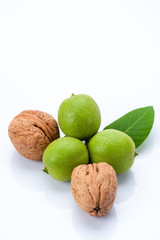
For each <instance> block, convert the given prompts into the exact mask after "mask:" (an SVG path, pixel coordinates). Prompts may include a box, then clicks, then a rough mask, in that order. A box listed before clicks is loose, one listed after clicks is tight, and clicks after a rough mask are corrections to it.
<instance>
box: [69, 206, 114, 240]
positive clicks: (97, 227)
mask: <svg viewBox="0 0 160 240" xmlns="http://www.w3.org/2000/svg"><path fill="white" fill-rule="evenodd" d="M72 224H73V227H74V229H75V232H76V233H77V235H78V236H79V237H80V238H81V239H84V240H85V239H86V240H89V239H92V240H94V239H101V240H103V239H105V240H106V239H109V238H110V237H111V236H112V235H113V234H114V232H115V230H116V227H117V214H116V211H115V208H114V207H112V209H111V210H110V211H109V212H108V214H107V215H106V216H104V217H92V216H90V215H88V214H87V213H85V212H84V211H82V210H81V209H80V208H79V207H78V206H77V205H76V204H74V205H73V206H72Z"/></svg>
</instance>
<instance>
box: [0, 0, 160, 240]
mask: <svg viewBox="0 0 160 240" xmlns="http://www.w3.org/2000/svg"><path fill="white" fill-rule="evenodd" d="M159 81H160V1H159V0H150V1H149V0H135V1H124V0H122V1H119V0H113V1H108V0H105V1H102V0H99V1H95V0H91V1H89V0H81V1H79V0H72V1H71V0H56V1H55V0H26V1H25V0H0V83H1V84H0V110H1V111H0V156H1V157H0V169H1V171H0V239H1V240H21V239H23V240H28V239H30V240H33V239H39V240H42V239H58V240H59V239H74V240H79V239H84V240H89V239H92V240H93V239H101V240H103V239H112V240H117V239H119V240H121V239H123V240H128V239H130V240H135V239H136V240H143V239H145V240H150V239H153V240H158V239H160V224H159V218H160V138H159V136H160V88H159ZM72 93H75V94H78V93H86V94H88V95H90V96H92V97H93V98H94V99H95V100H96V102H97V103H98V105H99V107H100V110H101V115H102V123H101V127H100V130H102V129H103V128H104V127H105V126H106V125H108V124H109V123H111V122H112V121H113V120H115V119H117V118H119V117H121V116H122V115H123V114H125V113H127V112H128V111H131V110H133V109H135V108H139V107H144V106H148V105H153V106H154V109H155V123H154V126H153V129H152V131H151V134H150V135H149V137H148V138H147V140H146V141H145V142H144V143H143V145H141V146H140V147H139V148H138V149H137V152H138V153H139V155H138V156H137V157H136V159H135V163H134V165H133V167H132V168H131V169H130V170H129V171H128V172H126V173H124V174H121V175H119V176H118V183H119V188H118V192H117V197H116V200H115V203H114V206H113V208H112V209H111V211H110V212H109V213H108V215H107V216H106V217H104V218H98V217H91V216H89V215H87V214H86V213H85V212H83V211H82V210H81V209H80V208H79V207H78V206H77V205H76V203H75V202H74V200H73V197H72V193H71V188H70V183H65V182H58V181H55V180H53V179H52V178H51V177H50V176H48V175H47V174H45V173H44V172H43V171H42V169H43V164H42V162H34V161H31V160H28V159H25V158H23V157H22V156H20V155H19V154H18V153H17V152H16V151H15V149H14V147H13V146H12V144H11V142H10V140H9V137H8V133H7V130H8V125H9V122H10V121H11V120H12V118H13V117H14V116H15V115H17V114H19V113H20V112H21V111H22V110H27V109H37V110H42V111H45V112H48V113H50V114H52V115H53V116H54V117H55V118H56V119H57V111H58V107H59V105H60V103H61V102H62V101H63V100H64V99H65V98H67V97H69V96H70V95H71V94H72ZM61 136H63V134H62V133H61Z"/></svg>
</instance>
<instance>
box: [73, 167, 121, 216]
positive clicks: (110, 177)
mask: <svg viewBox="0 0 160 240" xmlns="http://www.w3.org/2000/svg"><path fill="white" fill-rule="evenodd" d="M117 185H118V184H117V176H116V172H115V171H114V169H113V167H112V166H110V165H109V164H107V163H106V162H100V163H98V164H96V163H93V164H88V165H79V166H78V167H76V168H75V169H74V170H73V172H72V176H71V188H72V193H73V197H74V199H75V201H76V202H77V204H78V205H79V207H80V208H81V209H83V210H84V211H85V212H87V213H88V214H90V215H91V216H96V215H98V216H100V217H101V216H105V215H106V214H107V213H108V211H109V210H110V209H111V207H112V205H113V202H114V200H115V197H116V191H117Z"/></svg>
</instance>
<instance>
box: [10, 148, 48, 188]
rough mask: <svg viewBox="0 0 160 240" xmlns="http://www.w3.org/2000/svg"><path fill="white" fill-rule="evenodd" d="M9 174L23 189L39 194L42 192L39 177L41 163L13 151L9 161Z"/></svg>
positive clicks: (41, 181) (41, 183) (41, 182)
mask: <svg viewBox="0 0 160 240" xmlns="http://www.w3.org/2000/svg"><path fill="white" fill-rule="evenodd" d="M10 169H11V174H12V175H13V177H14V179H15V180H16V181H17V182H18V183H19V184H20V185H21V186H22V187H23V188H25V189H27V190H30V191H35V192H39V191H41V190H43V185H44V184H43V178H41V177H40V175H41V172H42V169H43V163H42V162H40V161H32V160H30V159H26V158H24V157H23V156H21V155H20V154H19V153H18V152H17V151H14V152H13V154H12V155H11V159H10Z"/></svg>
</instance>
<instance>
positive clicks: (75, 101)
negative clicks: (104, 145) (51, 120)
mask: <svg viewBox="0 0 160 240" xmlns="http://www.w3.org/2000/svg"><path fill="white" fill-rule="evenodd" d="M58 123H59V126H60V128H61V130H62V132H63V133H64V134H65V135H66V136H70V137H75V138H78V139H80V140H86V139H88V138H90V137H92V136H93V135H94V134H95V133H96V132H97V131H98V129H99V127H100V123H101V114H100V110H99V107H98V105H97V103H96V102H95V101H94V100H93V98H91V97H90V96H88V95H86V94H78V95H72V96H71V97H70V98H67V99H65V100H64V101H63V102H62V103H61V105H60V107H59V110H58Z"/></svg>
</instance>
